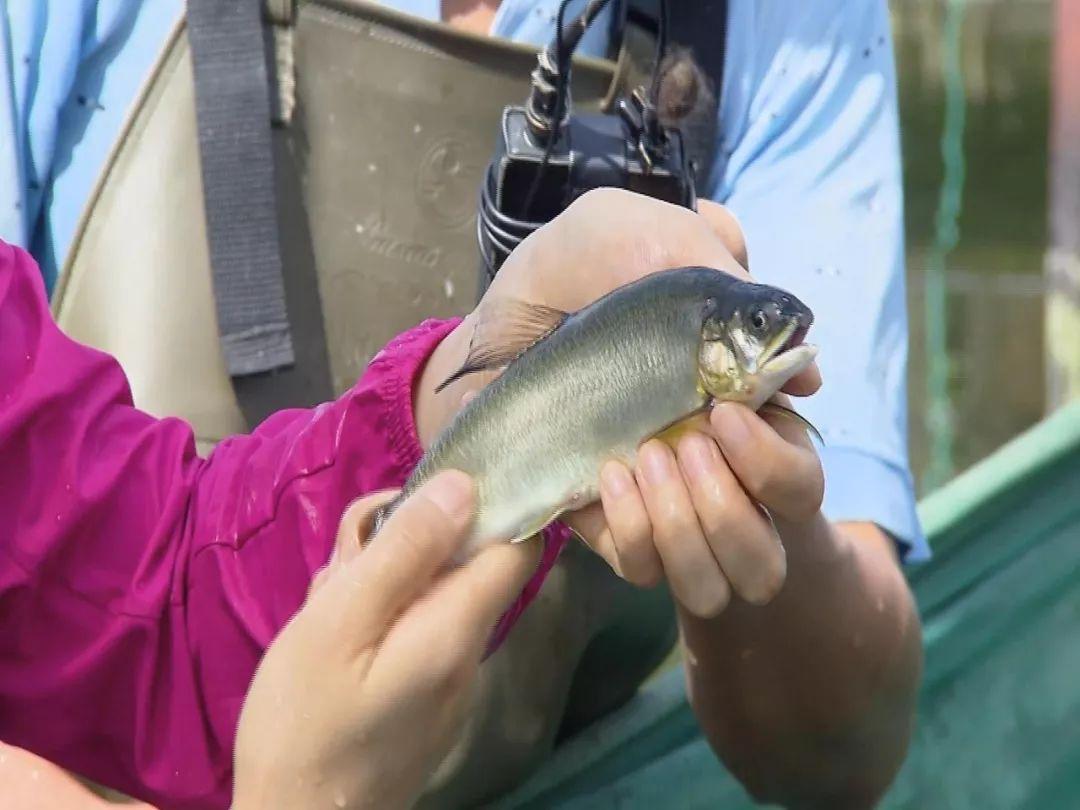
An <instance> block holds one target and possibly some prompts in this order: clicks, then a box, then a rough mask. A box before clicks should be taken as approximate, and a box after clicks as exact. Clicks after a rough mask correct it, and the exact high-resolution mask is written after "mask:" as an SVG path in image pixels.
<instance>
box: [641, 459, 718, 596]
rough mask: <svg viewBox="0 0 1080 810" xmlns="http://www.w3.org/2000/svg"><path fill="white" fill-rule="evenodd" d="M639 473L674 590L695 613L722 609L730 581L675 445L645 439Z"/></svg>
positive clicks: (654, 534)
mask: <svg viewBox="0 0 1080 810" xmlns="http://www.w3.org/2000/svg"><path fill="white" fill-rule="evenodd" d="M636 477H637V482H638V486H639V487H640V488H641V494H642V496H643V498H644V501H645V508H646V509H647V510H648V513H649V520H650V522H651V524H652V530H653V542H654V543H655V544H656V549H657V551H658V552H659V554H660V559H661V561H662V562H663V565H664V572H665V573H666V574H667V578H668V584H669V585H670V586H671V590H672V592H673V593H674V594H675V597H676V598H677V599H678V600H679V602H681V603H682V605H683V606H684V607H685V608H686V609H687V610H689V611H690V612H691V613H693V614H694V615H695V616H700V617H702V618H710V617H712V616H716V615H718V614H719V613H720V612H721V611H722V610H723V609H724V607H726V605H727V603H728V601H729V599H730V598H731V586H730V585H729V584H728V581H727V579H726V578H725V577H724V574H723V572H722V571H721V569H720V565H719V563H718V562H717V560H716V558H715V557H714V556H713V553H712V549H710V548H709V545H708V543H706V542H705V536H704V534H702V531H701V526H700V525H699V524H698V519H697V515H696V514H695V513H694V505H693V503H692V501H691V499H690V493H689V492H688V491H687V489H686V484H685V482H684V481H683V480H682V474H681V473H680V472H679V468H678V465H677V464H676V462H675V456H674V454H673V453H672V452H671V448H669V447H668V446H667V445H666V444H664V443H663V442H660V441H656V440H653V441H649V442H646V443H645V444H644V445H642V447H641V449H640V450H639V451H638V470H637V476H636Z"/></svg>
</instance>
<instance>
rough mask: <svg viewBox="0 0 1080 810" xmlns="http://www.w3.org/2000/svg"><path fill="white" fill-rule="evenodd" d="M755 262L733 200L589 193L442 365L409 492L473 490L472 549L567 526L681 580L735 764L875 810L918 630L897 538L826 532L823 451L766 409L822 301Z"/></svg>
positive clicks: (712, 724) (807, 359)
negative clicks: (553, 523) (466, 478)
mask: <svg viewBox="0 0 1080 810" xmlns="http://www.w3.org/2000/svg"><path fill="white" fill-rule="evenodd" d="M744 255H745V248H744V246H743V242H742V238H741V235H740V232H739V227H738V224H737V223H736V222H735V221H734V219H733V218H732V217H731V216H730V215H729V214H727V212H725V211H724V210H723V209H722V208H720V207H718V206H714V205H711V204H708V203H705V202H702V203H701V206H700V211H699V212H698V213H696V214H695V213H693V212H689V211H686V210H684V209H680V208H676V207H674V206H670V205H666V204H664V203H661V202H658V201H655V200H651V199H648V198H644V197H639V196H636V195H633V194H629V193H626V192H618V191H612V190H608V191H603V192H592V193H590V194H588V195H585V196H584V197H582V198H581V199H580V200H579V201H578V202H576V203H575V204H574V205H572V206H571V207H570V208H569V209H567V211H565V212H564V213H563V214H562V215H561V216H560V217H558V218H556V219H555V220H554V221H553V222H551V223H549V224H548V225H547V226H545V227H544V228H541V229H540V230H538V231H537V232H536V233H534V234H533V235H532V236H530V237H529V238H528V239H527V240H526V241H525V242H524V243H523V244H522V245H521V246H520V247H519V248H518V249H517V250H516V251H515V252H514V254H512V255H511V256H510V258H509V260H508V261H507V263H506V264H505V265H504V266H503V268H502V270H501V271H500V274H499V276H498V278H497V279H496V281H495V283H494V284H493V285H492V287H491V288H490V290H489V292H488V294H487V295H486V296H485V299H484V301H483V302H482V303H481V305H480V306H479V307H478V308H477V310H476V311H474V312H473V313H472V314H471V315H470V316H469V317H468V318H466V319H465V321H464V322H463V323H462V325H461V326H460V327H459V329H457V330H456V331H455V332H454V333H453V334H452V335H451V336H450V337H449V338H448V339H447V340H445V341H444V342H443V344H442V345H441V346H440V347H439V349H438V350H437V351H436V352H435V354H434V355H433V356H432V358H431V359H430V360H429V362H428V364H427V367H426V368H425V370H424V372H423V374H422V378H421V380H420V381H419V384H418V386H417V387H416V395H415V411H416V418H417V425H418V429H419V432H420V438H421V442H422V444H423V445H424V447H425V448H426V453H425V456H424V459H423V460H422V461H421V463H420V465H419V466H418V467H417V469H416V470H415V471H414V473H413V475H412V476H411V477H410V481H409V482H407V484H406V487H405V489H406V491H408V490H409V489H410V488H412V487H416V486H419V485H421V484H422V482H423V481H424V480H425V479H426V478H427V477H428V476H430V475H432V474H433V473H434V472H435V471H437V470H439V469H441V468H453V469H462V470H464V471H466V472H468V473H469V474H470V475H472V476H473V478H474V480H475V481H476V482H477V488H478V513H477V521H476V523H475V524H474V527H473V530H472V533H471V534H470V537H469V538H468V540H467V541H466V545H465V547H464V548H465V549H475V548H482V547H484V545H486V544H487V543H492V542H494V543H497V544H498V543H499V541H500V540H501V541H505V540H509V539H524V538H527V537H528V536H529V535H530V534H531V533H532V532H535V531H536V530H537V529H539V528H540V527H541V526H543V525H544V524H545V523H547V522H548V521H550V520H551V519H553V518H554V517H556V516H560V517H561V519H562V520H563V521H564V522H566V523H569V524H571V525H572V526H574V527H575V528H576V530H577V531H578V533H579V534H581V535H582V536H583V537H584V538H585V540H586V542H587V543H588V544H589V545H590V546H591V547H592V548H593V549H595V550H596V551H597V552H598V553H599V554H600V555H602V556H603V558H604V559H605V560H606V561H607V562H608V563H609V564H610V565H611V566H612V567H613V568H614V570H615V571H617V572H620V573H621V574H622V575H623V576H624V577H625V578H627V579H628V580H631V581H633V582H637V583H641V584H649V583H651V582H655V581H656V580H657V579H658V578H659V576H660V575H661V574H662V575H663V576H664V577H665V578H666V579H667V581H668V583H669V584H670V586H671V590H672V592H673V594H674V595H675V601H676V605H677V608H678V610H677V613H678V618H679V625H680V630H681V632H680V636H681V639H682V645H683V649H684V661H685V662H686V675H687V686H688V693H689V695H690V700H691V704H692V706H693V708H694V713H695V715H696V716H697V718H698V721H699V722H700V724H701V727H702V730H703V731H704V733H705V735H706V737H707V738H708V740H709V742H710V744H711V745H712V746H713V748H714V750H716V752H717V753H718V754H719V756H720V757H721V758H722V759H723V760H724V763H725V765H726V766H727V768H728V769H729V770H730V771H731V772H732V773H734V774H735V775H736V776H737V777H738V778H739V779H740V781H741V782H742V783H743V785H744V786H746V787H747V788H748V789H749V790H750V791H751V793H752V794H753V795H754V796H755V798H757V799H759V800H761V801H769V802H775V803H779V804H784V805H786V806H808V804H810V805H812V806H824V807H868V806H872V805H873V803H874V801H876V798H877V797H879V796H880V793H881V791H882V790H883V789H884V786H885V785H887V784H888V783H889V781H890V780H891V778H892V776H893V774H895V771H896V769H897V768H898V767H899V763H900V762H901V761H902V759H903V752H904V751H905V748H906V741H907V739H908V736H909V734H910V731H911V725H910V720H911V717H912V707H913V705H914V699H915V694H916V687H917V684H918V680H919V676H918V673H919V668H920V666H921V653H920V650H921V647H920V633H919V624H918V616H917V612H916V610H915V608H914V603H913V600H912V597H911V593H910V590H909V589H908V587H907V584H906V582H905V579H904V576H903V573H902V572H901V570H900V568H899V566H898V565H897V552H896V546H895V544H894V542H893V541H892V539H891V538H889V537H888V536H887V535H886V534H885V532H884V531H882V530H881V529H880V528H879V527H877V526H876V525H873V524H870V523H865V522H848V523H832V522H830V521H829V520H827V519H826V518H825V517H824V515H823V514H822V512H821V509H820V505H821V501H822V492H823V476H822V470H821V465H820V462H819V459H818V457H817V454H816V452H815V450H814V447H813V445H812V444H811V443H810V440H809V438H808V437H807V436H806V435H805V433H804V431H803V429H802V427H801V426H799V425H798V424H797V423H796V421H795V420H792V419H791V418H790V415H789V416H785V417H783V418H779V419H778V418H775V417H774V416H773V415H772V414H770V413H768V408H765V409H762V407H761V406H762V405H763V404H765V403H767V402H769V401H770V399H772V401H773V402H776V403H777V404H779V405H781V406H783V405H784V404H785V402H786V401H785V400H784V399H783V397H782V395H781V396H775V395H776V394H777V393H778V391H783V392H786V393H787V394H790V395H794V396H804V395H809V394H812V393H813V392H814V391H816V390H817V388H818V387H819V386H820V384H821V378H820V375H819V374H818V371H817V367H816V366H815V364H814V362H813V351H814V350H813V349H812V348H811V347H809V346H806V345H805V344H803V343H802V338H803V336H804V335H805V333H806V331H807V328H808V327H809V325H810V322H811V320H812V316H811V315H810V312H809V310H808V309H807V308H806V307H805V306H803V305H802V304H801V303H800V302H799V301H798V300H797V299H795V297H794V296H793V295H791V294H789V293H785V292H784V291H782V290H777V289H775V288H771V287H767V286H764V285H755V284H752V283H749V282H748V280H747V279H748V276H747V274H746V271H745V270H744V269H743V268H742V266H741V265H740V261H739V258H741V257H744ZM737 257H739V258H737ZM667 268H681V269H677V270H671V271H670V272H659V271H661V270H666V269H667ZM704 268H717V270H706V269H704ZM718 271H724V272H718ZM514 301H517V302H528V305H525V306H522V305H520V304H513V305H512V306H509V307H507V306H506V304H507V302H514ZM568 313H573V314H568ZM504 367H505V368H504ZM448 380H449V381H450V384H449V385H446V384H445V383H444V381H448ZM463 406H464V407H463ZM710 406H712V407H711V409H710ZM759 409H761V410H759ZM688 417H690V418H688ZM657 437H659V438H657ZM665 440H666V441H665ZM670 445H674V448H675V450H674V452H673V451H672V449H671V447H670ZM596 501H599V503H596ZM590 504H591V505H590ZM388 511H392V510H388ZM523 545H529V544H527V543H525V544H523ZM466 556H467V554H466ZM733 595H738V596H740V597H741V598H739V599H736V598H733ZM764 603H768V604H764ZM809 649H813V651H814V653H813V655H811V656H808V655H807V650H809ZM868 741H869V742H868ZM810 796H812V797H813V799H814V801H813V802H808V799H807V797H810Z"/></svg>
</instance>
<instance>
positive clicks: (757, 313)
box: [750, 309, 769, 332]
mask: <svg viewBox="0 0 1080 810" xmlns="http://www.w3.org/2000/svg"><path fill="white" fill-rule="evenodd" d="M768 321H769V319H768V318H766V317H765V311H764V310H761V309H756V310H754V314H753V315H751V316H750V324H751V325H752V326H753V327H754V329H756V330H757V331H758V332H760V331H762V330H763V329H764V328H765V325H766V324H767V323H768Z"/></svg>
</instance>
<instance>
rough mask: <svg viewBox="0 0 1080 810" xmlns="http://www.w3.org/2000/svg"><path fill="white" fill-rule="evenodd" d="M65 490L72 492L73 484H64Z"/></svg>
mask: <svg viewBox="0 0 1080 810" xmlns="http://www.w3.org/2000/svg"><path fill="white" fill-rule="evenodd" d="M64 492H71V484H64Z"/></svg>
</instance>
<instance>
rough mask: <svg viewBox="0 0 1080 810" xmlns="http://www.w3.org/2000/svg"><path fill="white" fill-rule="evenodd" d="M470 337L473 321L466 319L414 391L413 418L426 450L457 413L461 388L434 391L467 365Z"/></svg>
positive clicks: (437, 353) (445, 341) (429, 363)
mask: <svg viewBox="0 0 1080 810" xmlns="http://www.w3.org/2000/svg"><path fill="white" fill-rule="evenodd" d="M471 334H472V321H471V320H470V318H468V317H467V318H465V319H464V320H463V321H462V322H461V323H459V324H458V325H457V326H456V327H455V328H454V330H453V331H452V332H451V333H450V334H448V335H447V336H446V337H445V338H443V339H442V340H441V341H440V342H439V345H438V346H436V347H435V351H433V352H432V353H431V356H430V357H428V359H427V362H426V363H425V364H424V368H423V370H422V371H421V373H420V376H419V377H418V383H417V385H416V388H415V389H414V391H413V415H414V420H415V422H416V432H417V437H418V438H419V440H420V446H421V447H423V448H424V449H425V450H426V449H427V448H428V447H429V446H430V445H431V443H432V442H433V441H434V440H435V437H436V436H438V435H439V433H440V432H441V431H442V429H443V428H444V427H446V425H447V424H449V422H450V420H451V419H452V418H453V417H454V414H455V413H457V411H458V407H457V406H458V405H459V404H460V400H461V390H460V388H459V386H458V385H456V384H455V385H450V386H448V387H447V388H446V389H444V390H442V391H439V392H436V391H435V388H436V386H438V385H439V384H440V383H441V382H442V381H443V380H445V379H446V378H447V377H449V376H450V375H451V374H453V373H454V371H455V370H456V369H458V368H459V367H460V366H461V364H462V363H464V362H465V356H466V355H467V354H468V346H469V343H468V341H469V336H470V335H471Z"/></svg>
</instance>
